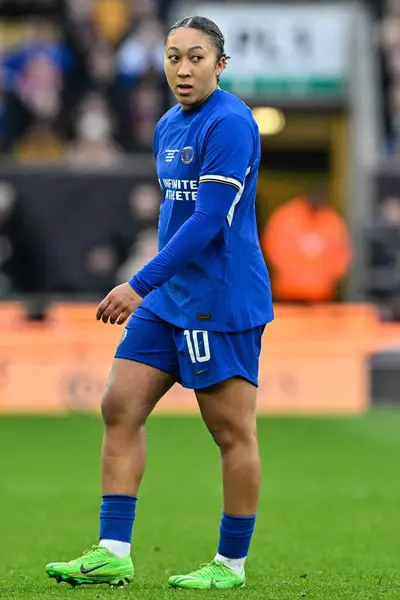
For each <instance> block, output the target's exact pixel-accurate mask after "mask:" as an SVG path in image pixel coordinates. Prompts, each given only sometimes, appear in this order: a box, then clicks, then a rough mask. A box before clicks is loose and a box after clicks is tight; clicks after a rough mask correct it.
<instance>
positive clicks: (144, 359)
mask: <svg viewBox="0 0 400 600" xmlns="http://www.w3.org/2000/svg"><path fill="white" fill-rule="evenodd" d="M264 328H265V325H261V326H259V327H254V328H253V329H248V330H247V331H240V332H237V333H219V332H216V331H202V330H198V329H195V330H193V329H180V328H179V327H175V325H171V323H167V322H166V321H164V320H163V319H160V318H159V317H157V315H155V314H154V313H152V312H150V311H148V310H147V309H145V308H142V307H140V306H139V308H137V309H136V310H135V312H134V313H133V315H132V316H131V318H130V320H129V321H128V324H127V326H126V328H125V330H124V332H123V334H122V338H121V341H120V343H119V346H118V348H117V351H116V353H115V358H125V359H128V360H134V361H137V362H140V363H144V364H146V365H150V366H152V367H155V368H156V369H159V370H160V371H164V372H166V373H170V374H171V375H173V376H174V377H175V379H176V380H177V381H178V382H179V383H180V384H182V386H183V387H185V388H189V389H194V390H195V389H201V388H205V387H208V386H210V385H214V384H215V383H218V382H220V381H224V380H226V379H229V378H231V377H243V378H244V379H247V380H248V381H250V382H251V383H253V384H254V385H256V386H257V385H258V361H259V356H260V350H261V336H262V333H263V331H264Z"/></svg>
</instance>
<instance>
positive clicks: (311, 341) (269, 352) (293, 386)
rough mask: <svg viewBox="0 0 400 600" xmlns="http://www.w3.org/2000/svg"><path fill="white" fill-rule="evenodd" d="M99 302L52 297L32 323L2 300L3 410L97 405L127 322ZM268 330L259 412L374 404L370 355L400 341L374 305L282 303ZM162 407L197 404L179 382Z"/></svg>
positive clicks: (345, 410)
mask: <svg viewBox="0 0 400 600" xmlns="http://www.w3.org/2000/svg"><path fill="white" fill-rule="evenodd" d="M95 311H96V306H95V305H91V304H90V305H86V304H85V305H82V304H70V305H69V304H55V305H54V306H53V307H52V308H51V310H50V313H49V319H48V320H47V321H46V322H45V323H28V322H26V320H25V319H24V312H23V308H22V307H21V306H20V305H18V304H3V305H1V306H0V412H13V413H16V412H59V413H63V412H67V411H69V410H84V411H87V410H90V411H93V410H94V411H98V410H99V402H100V397H101V393H102V390H103V387H104V384H105V382H106V380H107V376H108V373H109V370H110V366H111V362H112V358H113V354H114V350H115V347H116V345H117V344H118V341H119V339H120V336H121V334H122V331H123V329H122V328H121V327H118V326H116V325H115V326H111V325H109V324H108V325H104V324H103V323H99V322H97V321H96V319H95ZM275 312H276V320H275V321H274V322H273V323H272V324H270V325H269V326H268V327H267V329H266V331H265V334H264V338H263V350H262V354H261V360H260V386H259V402H258V407H259V413H260V414H261V413H279V414H285V413H286V414H289V413H290V414H307V413H308V414H356V413H360V412H362V411H364V410H366V409H367V408H368V406H369V398H368V372H367V368H368V367H367V361H366V359H367V356H368V354H369V353H370V352H371V351H373V350H376V349H379V348H384V347H387V346H388V345H389V346H390V345H391V344H392V343H394V344H396V343H397V342H398V341H399V340H400V326H399V325H382V324H380V323H379V321H378V319H377V315H376V313H375V309H374V308H373V307H372V306H369V305H343V304H342V305H330V306H320V307H301V308H295V307H290V306H278V307H276V311H275ZM156 411H157V412H160V413H162V412H165V413H191V412H195V411H197V405H196V402H195V399H194V395H193V392H191V391H190V390H184V389H183V388H181V386H179V385H175V386H174V388H173V389H172V390H171V391H170V392H168V394H167V395H166V396H165V397H164V398H163V399H162V400H161V401H160V403H159V405H158V407H157V409H156Z"/></svg>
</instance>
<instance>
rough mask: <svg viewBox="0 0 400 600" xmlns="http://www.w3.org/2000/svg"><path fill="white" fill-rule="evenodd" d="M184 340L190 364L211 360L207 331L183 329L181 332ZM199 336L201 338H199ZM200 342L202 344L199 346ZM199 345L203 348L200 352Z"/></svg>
mask: <svg viewBox="0 0 400 600" xmlns="http://www.w3.org/2000/svg"><path fill="white" fill-rule="evenodd" d="M183 333H184V336H185V338H186V343H187V347H188V350H189V356H190V360H191V361H192V363H196V362H199V363H202V362H207V361H208V360H210V358H211V354H210V344H209V342H208V331H199V330H197V329H194V330H193V331H190V330H189V329H185V331H184V332H183ZM199 336H201V337H200V338H199ZM201 342H203V343H202V344H201ZM200 344H201V345H202V346H203V347H202V349H201V351H200Z"/></svg>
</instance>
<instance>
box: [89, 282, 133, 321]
mask: <svg viewBox="0 0 400 600" xmlns="http://www.w3.org/2000/svg"><path fill="white" fill-rule="evenodd" d="M142 301H143V298H141V297H140V296H139V294H137V293H136V292H135V290H134V289H133V288H132V287H131V286H130V285H129V283H122V284H121V285H117V287H115V288H114V289H113V290H111V292H110V293H109V294H107V296H106V297H105V298H104V300H102V301H101V302H100V304H99V306H98V308H97V313H96V319H97V320H98V321H100V319H102V321H103V323H107V322H108V320H110V323H111V325H114V323H117V325H122V324H123V323H125V321H126V320H127V318H128V317H129V316H130V315H131V314H132V313H133V311H134V310H136V309H137V307H138V306H139V305H140V304H141V303H142Z"/></svg>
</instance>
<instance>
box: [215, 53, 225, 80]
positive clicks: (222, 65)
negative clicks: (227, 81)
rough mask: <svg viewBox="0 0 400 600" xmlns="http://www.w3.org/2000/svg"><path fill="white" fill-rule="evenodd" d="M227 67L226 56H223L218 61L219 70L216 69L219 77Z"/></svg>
mask: <svg viewBox="0 0 400 600" xmlns="http://www.w3.org/2000/svg"><path fill="white" fill-rule="evenodd" d="M225 67H226V56H221V58H220V59H219V61H218V62H217V70H216V75H217V77H219V75H221V73H222V71H223V70H224V69H225Z"/></svg>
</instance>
